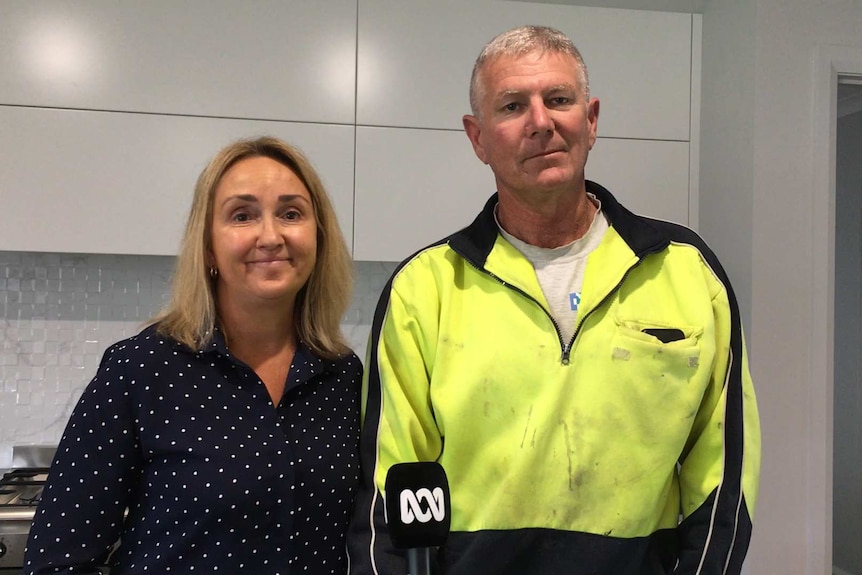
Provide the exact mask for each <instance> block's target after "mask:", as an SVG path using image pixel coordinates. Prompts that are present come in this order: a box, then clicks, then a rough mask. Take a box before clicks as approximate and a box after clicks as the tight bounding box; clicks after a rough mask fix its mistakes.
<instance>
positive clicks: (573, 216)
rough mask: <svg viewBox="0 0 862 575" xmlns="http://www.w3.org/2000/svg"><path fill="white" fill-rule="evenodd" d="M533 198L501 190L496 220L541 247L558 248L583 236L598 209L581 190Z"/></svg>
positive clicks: (512, 232)
mask: <svg viewBox="0 0 862 575" xmlns="http://www.w3.org/2000/svg"><path fill="white" fill-rule="evenodd" d="M534 199H539V200H540V201H525V200H524V199H523V198H521V197H519V196H516V195H513V194H507V193H504V192H501V193H500V195H499V204H498V206H497V220H498V221H499V222H500V225H501V226H502V227H503V229H504V230H506V231H507V232H509V233H510V234H512V235H513V236H515V237H516V238H518V239H519V240H521V241H524V242H527V243H528V244H530V245H533V246H538V247H541V248H557V247H560V246H564V245H567V244H570V243H572V242H573V241H575V240H578V239H580V238H582V237H583V236H584V234H586V233H587V231H588V230H589V229H590V225H591V224H592V222H593V219H594V217H595V215H596V211H597V209H598V208H597V207H596V205H595V204H594V203H593V202H592V201H591V200H590V198H589V197H588V196H587V194H586V191H584V190H579V191H577V192H574V193H568V194H564V195H554V194H548V195H547V196H545V197H542V196H538V197H537V198H531V200H534Z"/></svg>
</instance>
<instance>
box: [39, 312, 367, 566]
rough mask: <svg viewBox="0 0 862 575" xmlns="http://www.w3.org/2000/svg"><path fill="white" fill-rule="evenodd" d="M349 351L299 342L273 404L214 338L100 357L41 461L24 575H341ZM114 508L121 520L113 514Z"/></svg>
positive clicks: (349, 449)
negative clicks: (333, 353) (197, 347)
mask: <svg viewBox="0 0 862 575" xmlns="http://www.w3.org/2000/svg"><path fill="white" fill-rule="evenodd" d="M361 374H362V367H361V364H360V362H359V359H358V358H357V357H356V356H355V355H352V354H351V355H350V356H349V357H345V358H343V359H340V360H336V361H330V360H324V359H321V358H318V357H317V356H315V355H314V354H312V353H311V352H310V350H308V348H306V347H305V346H304V345H300V347H299V349H298V350H297V352H296V355H295V356H294V361H293V364H292V365H291V367H290V373H289V375H288V380H287V383H286V389H285V393H284V396H283V398H282V400H281V402H280V403H279V405H278V406H277V407H276V408H273V405H272V402H271V400H270V398H269V395H268V393H267V390H266V388H265V387H264V385H263V382H261V381H260V380H259V378H258V377H257V375H256V374H255V373H254V371H253V370H251V369H250V368H249V367H248V366H246V365H245V364H243V363H242V362H240V361H238V360H237V359H236V358H234V357H232V356H231V355H230V353H229V352H228V350H227V349H226V348H225V345H224V340H223V338H222V337H221V335H220V334H219V333H216V337H215V338H214V341H213V343H212V344H211V346H209V347H208V348H207V350H205V351H202V352H197V353H195V352H191V351H190V350H188V349H187V348H185V347H183V346H181V345H179V344H177V343H175V342H173V341H171V340H167V339H165V338H163V337H161V336H160V335H158V334H157V333H156V332H155V330H154V329H153V328H152V327H150V328H147V329H145V330H144V331H143V332H141V333H140V334H138V335H137V336H135V337H132V338H129V339H127V340H124V341H121V342H119V343H117V344H115V345H114V346H112V347H111V348H110V349H108V350H107V351H106V352H105V355H104V357H103V359H102V363H101V365H100V367H99V370H98V373H97V374H96V377H95V378H94V379H93V381H92V382H91V383H90V385H89V386H88V387H87V389H86V390H85V392H84V394H83V395H82V397H81V399H80V401H79V402H78V405H77V406H76V408H75V410H74V412H73V414H72V416H71V419H70V420H69V423H68V425H67V427H66V431H65V433H64V435H63V438H62V439H61V441H60V445H59V448H58V449H57V455H56V459H55V461H54V464H53V465H52V468H51V472H50V476H49V480H48V486H47V487H46V489H45V492H44V494H43V497H42V503H41V504H40V506H39V508H38V510H37V512H36V518H35V520H34V522H33V526H32V529H31V532H30V540H29V542H28V546H27V552H26V556H25V573H28V574H37V573H96V571H94V570H93V569H94V566H95V565H98V564H100V563H101V562H102V561H104V560H105V558H106V556H107V554H108V553H109V551H110V549H111V547H112V546H113V545H114V542H115V541H116V540H117V539H118V538H121V539H122V544H121V545H120V546H119V547H118V549H117V551H116V552H115V553H114V554H113V556H112V557H111V560H110V562H111V573H112V574H122V575H127V574H144V573H148V574H149V573H160V574H161V573H183V574H186V573H208V574H209V573H229V574H231V575H234V574H239V573H252V574H254V575H268V574H272V575H276V574H291V573H315V574H317V573H320V574H326V573H343V572H345V569H346V557H345V550H344V549H345V545H344V533H345V531H346V529H347V522H348V519H349V513H350V509H351V506H352V502H353V497H354V494H355V491H356V486H357V483H358V481H359V460H358V453H357V452H358V436H359V392H360V385H361V383H360V380H361ZM126 509H128V516H127V518H126V519H125V520H124V511H125V510H126Z"/></svg>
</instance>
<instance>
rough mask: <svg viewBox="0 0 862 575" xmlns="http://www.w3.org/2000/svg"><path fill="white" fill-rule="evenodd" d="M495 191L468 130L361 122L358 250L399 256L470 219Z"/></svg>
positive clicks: (382, 257) (360, 255)
mask: <svg viewBox="0 0 862 575" xmlns="http://www.w3.org/2000/svg"><path fill="white" fill-rule="evenodd" d="M494 190H495V187H494V176H493V174H492V173H491V170H490V169H489V168H488V167H487V166H485V165H484V164H483V163H482V162H480V161H479V159H478V158H476V156H475V154H474V153H473V148H472V146H471V145H470V140H468V139H467V135H466V134H464V132H463V131H462V132H459V131H453V130H416V129H405V128H372V127H365V126H359V127H357V129H356V209H355V212H354V218H355V219H354V224H353V229H354V244H353V257H354V259H357V260H371V261H377V260H379V261H399V260H401V259H403V258H405V257H407V256H408V255H410V254H411V253H413V252H414V251H416V250H417V249H419V248H421V247H423V246H425V245H426V244H429V243H431V242H433V241H435V240H438V239H440V238H442V237H444V236H445V235H447V234H450V233H452V232H454V231H455V230H457V229H458V228H460V227H463V226H466V225H467V224H469V223H470V222H471V221H473V218H474V217H476V214H477V213H479V210H480V209H481V208H482V206H483V205H484V204H485V200H487V199H488V196H490V195H491V194H493V193H494Z"/></svg>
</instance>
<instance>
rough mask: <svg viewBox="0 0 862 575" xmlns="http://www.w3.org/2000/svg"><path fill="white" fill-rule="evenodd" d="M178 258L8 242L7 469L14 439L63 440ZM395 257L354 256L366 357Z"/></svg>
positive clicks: (2, 325)
mask: <svg viewBox="0 0 862 575" xmlns="http://www.w3.org/2000/svg"><path fill="white" fill-rule="evenodd" d="M173 263H174V259H173V258H172V257H163V256H128V255H123V256H112V255H88V254H54V253H33V252H3V251H0V468H6V467H8V466H9V465H10V464H11V457H12V446H13V445H23V444H55V443H56V442H57V441H58V440H59V439H60V435H61V434H62V432H63V428H64V427H65V425H66V420H67V419H68V418H69V415H70V413H71V410H72V408H73V407H74V405H75V402H76V401H77V399H78V397H79V396H80V395H81V392H82V391H83V390H84V387H85V386H86V385H87V383H88V382H89V381H90V379H91V378H92V377H93V375H94V374H95V372H96V369H97V367H98V365H99V361H100V359H101V357H102V352H104V350H105V349H106V348H107V347H108V346H109V345H111V344H112V343H114V342H115V341H117V340H119V339H122V338H125V337H128V336H130V335H132V334H134V333H136V332H137V331H138V330H139V329H140V328H141V324H142V323H143V322H144V321H146V320H147V319H148V318H149V317H150V316H151V315H153V314H154V313H155V312H156V311H157V310H158V309H159V308H160V307H161V306H162V304H163V303H164V302H165V301H166V298H167V294H168V291H169V286H170V276H171V273H172V270H173ZM395 265H396V264H394V263H390V262H356V277H355V287H354V294H353V303H352V306H351V308H350V310H349V311H348V313H347V315H346V317H345V319H344V322H343V324H342V328H343V330H344V333H345V336H346V337H347V339H348V341H349V342H350V343H351V345H352V346H353V348H354V350H356V353H357V354H358V355H359V356H360V357H361V358H363V359H364V356H365V348H366V339H367V337H368V332H369V330H370V328H371V318H372V315H373V313H374V307H375V305H376V303H377V296H378V295H379V294H380V290H381V289H382V287H383V285H384V284H385V283H386V281H387V279H388V278H389V274H390V273H391V272H392V270H393V269H394V267H395Z"/></svg>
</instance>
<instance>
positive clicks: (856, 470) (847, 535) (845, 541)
mask: <svg viewBox="0 0 862 575" xmlns="http://www.w3.org/2000/svg"><path fill="white" fill-rule="evenodd" d="M836 109H837V113H836V131H835V284H834V285H835V296H834V297H835V322H834V327H835V333H834V346H833V362H834V388H833V389H834V396H833V415H834V419H833V444H832V445H833V452H832V461H833V469H832V472H833V473H832V497H833V500H832V565H833V574H834V575H862V545H860V544H859V541H860V540H861V539H860V538H862V354H860V350H862V162H860V158H862V76H856V75H839V76H838V86H837V102H836Z"/></svg>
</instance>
